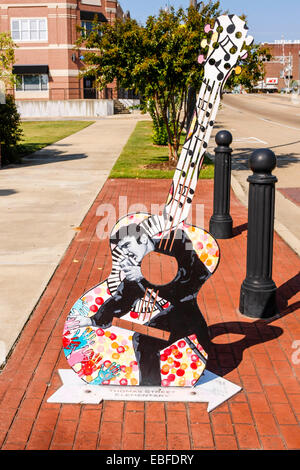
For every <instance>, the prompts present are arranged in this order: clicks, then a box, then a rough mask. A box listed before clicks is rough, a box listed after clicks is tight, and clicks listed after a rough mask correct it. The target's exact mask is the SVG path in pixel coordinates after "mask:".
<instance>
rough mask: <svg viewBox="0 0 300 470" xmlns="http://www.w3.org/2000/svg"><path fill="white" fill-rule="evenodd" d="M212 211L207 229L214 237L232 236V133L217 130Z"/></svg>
mask: <svg viewBox="0 0 300 470" xmlns="http://www.w3.org/2000/svg"><path fill="white" fill-rule="evenodd" d="M215 140H216V144H217V147H216V148H215V176H214V211H213V215H212V216H211V218H210V221H209V231H210V233H211V234H212V235H213V236H214V237H215V238H231V237H232V218H231V215H230V214H229V211H230V183H231V152H232V149H231V148H230V147H229V145H230V144H231V142H232V135H231V134H230V132H228V131H219V132H218V133H217V135H216V137H215Z"/></svg>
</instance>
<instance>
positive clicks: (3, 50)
mask: <svg viewBox="0 0 300 470" xmlns="http://www.w3.org/2000/svg"><path fill="white" fill-rule="evenodd" d="M15 47H16V45H15V43H14V42H13V40H12V38H11V36H10V35H9V34H8V33H0V81H3V82H4V83H5V85H6V86H7V85H13V84H14V83H15V79H14V75H13V73H12V67H13V64H14V63H15Z"/></svg>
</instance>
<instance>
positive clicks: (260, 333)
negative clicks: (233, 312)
mask: <svg viewBox="0 0 300 470" xmlns="http://www.w3.org/2000/svg"><path fill="white" fill-rule="evenodd" d="M299 284H300V273H298V274H296V275H295V276H294V277H292V278H291V279H289V280H288V281H287V282H285V283H284V284H282V285H281V286H280V287H279V288H278V289H277V306H278V310H279V312H278V314H277V315H275V316H274V317H272V318H270V319H266V320H262V319H257V320H256V319H253V322H251V319H249V320H250V321H230V322H223V323H216V324H214V325H210V326H209V333H210V337H211V341H212V346H211V352H210V354H209V360H208V363H207V369H208V370H210V371H211V372H214V373H215V374H218V375H220V376H223V375H226V374H228V373H229V372H231V371H232V370H234V369H236V367H238V365H239V364H240V363H241V361H242V359H243V353H244V351H245V350H246V349H247V348H250V347H251V346H254V345H256V344H262V343H265V342H267V341H271V340H273V339H275V338H278V337H279V336H281V335H282V334H283V332H284V330H283V329H282V328H280V327H278V326H275V325H272V324H271V323H272V322H273V321H275V320H278V319H280V318H283V317H284V316H286V315H288V314H289V313H292V312H293V311H294V310H296V309H297V308H299V307H300V302H299V301H298V302H295V303H293V304H291V305H290V306H287V303H288V300H289V299H290V298H292V297H293V296H294V295H295V294H296V293H297V292H299V290H300V288H299ZM228 334H231V335H240V336H241V335H243V338H241V339H239V340H237V341H233V342H231V343H223V342H222V343H217V342H214V339H216V338H218V337H220V336H222V335H228Z"/></svg>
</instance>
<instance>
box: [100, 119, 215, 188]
mask: <svg viewBox="0 0 300 470" xmlns="http://www.w3.org/2000/svg"><path fill="white" fill-rule="evenodd" d="M151 133H152V122H151V121H139V122H138V123H137V125H136V127H135V130H134V131H133V133H132V134H131V136H130V138H129V139H128V142H127V144H126V145H125V147H124V148H123V151H122V153H121V155H120V156H119V158H118V160H117V161H116V163H115V165H114V167H113V169H112V171H111V173H110V175H109V177H110V178H170V179H172V178H173V174H174V170H175V169H174V168H171V169H168V168H166V166H167V162H168V147H167V146H158V145H153V144H152V140H151ZM184 140H185V136H182V142H181V144H183V143H184ZM149 166H150V168H149ZM213 177H214V164H213V163H212V162H211V160H209V159H208V158H207V157H205V159H204V164H203V166H202V170H201V172H200V178H213Z"/></svg>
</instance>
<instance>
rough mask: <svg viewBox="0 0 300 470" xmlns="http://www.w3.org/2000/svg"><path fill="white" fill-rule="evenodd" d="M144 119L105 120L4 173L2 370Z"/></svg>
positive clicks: (0, 207)
mask: <svg viewBox="0 0 300 470" xmlns="http://www.w3.org/2000/svg"><path fill="white" fill-rule="evenodd" d="M138 119H140V116H139V115H136V114H134V115H122V116H117V118H116V119H114V118H110V119H101V120H100V119H99V120H97V121H96V122H95V123H94V124H92V125H91V126H89V127H87V128H85V129H84V130H82V131H80V132H78V133H76V134H73V135H71V136H69V137H67V138H65V139H63V140H61V141H59V142H57V143H56V144H54V145H50V146H48V147H46V148H44V149H42V150H41V151H39V152H36V153H35V154H33V155H31V156H30V157H28V158H26V159H25V162H26V164H25V165H19V166H16V167H13V168H4V169H1V179H0V224H1V232H0V266H1V270H0V324H1V329H0V365H1V364H2V363H3V361H4V360H5V357H6V356H7V354H8V353H9V351H10V349H11V348H12V346H13V345H14V343H15V341H16V339H17V338H18V336H19V334H20V332H21V331H22V328H23V326H24V324H25V323H26V321H27V319H28V317H29V315H30V314H31V312H32V310H33V309H34V307H35V305H36V304H37V302H38V300H39V299H40V297H41V295H42V293H43V291H44V289H45V288H46V286H47V284H48V282H49V280H50V279H51V276H52V275H53V273H54V271H55V269H56V267H57V265H58V264H59V262H60V260H61V258H62V256H63V254H64V253H65V251H66V249H67V248H68V246H69V244H70V242H71V241H72V239H73V237H74V235H75V234H76V230H77V227H78V226H80V224H81V222H82V220H83V218H84V216H85V214H86V213H87V211H88V210H89V208H90V206H91V205H92V203H93V202H94V200H95V198H96V196H97V194H98V192H99V190H100V189H101V188H102V186H103V184H104V182H105V180H106V179H107V176H108V175H109V173H110V170H111V168H112V166H113V164H114V162H115V161H116V159H117V158H118V156H119V154H120V152H121V150H122V148H123V146H124V145H125V144H126V142H127V140H128V137H129V136H130V134H131V132H132V131H133V129H134V127H135V125H136V122H137V120H138ZM142 119H145V116H142Z"/></svg>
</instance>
